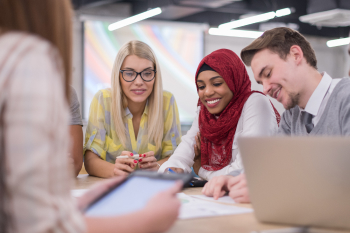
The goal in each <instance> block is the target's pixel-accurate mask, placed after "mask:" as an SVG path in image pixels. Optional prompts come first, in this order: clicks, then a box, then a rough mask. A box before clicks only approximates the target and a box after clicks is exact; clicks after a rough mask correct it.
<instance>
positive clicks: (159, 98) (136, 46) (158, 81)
mask: <svg viewBox="0 0 350 233" xmlns="http://www.w3.org/2000/svg"><path fill="white" fill-rule="evenodd" d="M129 55H136V56H138V57H140V58H144V59H147V60H149V61H151V62H152V63H153V65H154V69H155V70H156V71H157V72H156V77H155V82H154V86H153V91H152V93H151V94H150V96H149V97H148V138H149V141H154V142H155V143H156V145H155V146H156V151H157V150H158V149H159V148H160V147H161V143H162V139H163V130H164V124H163V122H164V117H163V115H164V114H163V84H162V75H161V72H160V67H159V64H158V61H157V58H156V56H155V54H154V52H153V50H152V49H151V48H150V47H149V46H148V45H147V44H145V43H143V42H141V41H137V40H133V41H130V42H128V43H126V44H125V45H123V46H122V47H121V48H120V50H119V52H118V54H117V57H116V59H115V61H114V65H113V70H112V117H113V122H114V125H115V131H116V133H117V135H118V137H119V140H120V142H121V143H122V145H123V146H124V147H125V145H126V140H127V139H126V128H125V119H124V115H125V108H126V107H127V106H128V101H127V98H126V96H125V94H124V93H123V90H122V88H121V85H120V80H119V74H120V68H121V66H122V64H123V62H124V59H125V58H126V57H127V56H129ZM160 122H161V123H160ZM156 151H155V152H156Z"/></svg>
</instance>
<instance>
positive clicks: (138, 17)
mask: <svg viewBox="0 0 350 233" xmlns="http://www.w3.org/2000/svg"><path fill="white" fill-rule="evenodd" d="M160 13H162V9H160V7H157V8H154V9H152V10H148V11H145V12H143V13H140V14H138V15H134V16H131V17H129V18H126V19H123V20H120V21H118V22H115V23H112V24H110V25H109V26H108V30H110V31H113V30H116V29H119V28H122V27H125V26H127V25H130V24H133V23H136V22H139V21H141V20H144V19H147V18H150V17H153V16H155V15H159V14H160Z"/></svg>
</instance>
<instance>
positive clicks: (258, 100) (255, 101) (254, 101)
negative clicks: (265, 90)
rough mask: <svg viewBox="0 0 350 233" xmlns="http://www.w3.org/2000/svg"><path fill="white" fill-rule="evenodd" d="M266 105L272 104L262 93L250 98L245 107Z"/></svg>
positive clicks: (253, 94)
mask: <svg viewBox="0 0 350 233" xmlns="http://www.w3.org/2000/svg"><path fill="white" fill-rule="evenodd" d="M266 103H270V100H269V98H268V97H267V96H266V95H264V94H262V93H260V92H259V93H258V92H254V93H252V94H251V95H250V96H249V97H248V99H247V101H246V102H245V105H259V104H266Z"/></svg>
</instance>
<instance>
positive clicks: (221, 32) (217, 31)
mask: <svg viewBox="0 0 350 233" xmlns="http://www.w3.org/2000/svg"><path fill="white" fill-rule="evenodd" d="M263 33H264V32H259V31H247V30H227V29H221V28H210V29H209V34H210V35H215V36H234V37H243V38H253V39H255V38H258V37H259V36H261V35H262V34H263Z"/></svg>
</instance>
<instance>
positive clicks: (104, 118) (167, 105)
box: [84, 89, 181, 163]
mask: <svg viewBox="0 0 350 233" xmlns="http://www.w3.org/2000/svg"><path fill="white" fill-rule="evenodd" d="M111 103H112V96H111V90H110V89H103V90H100V91H98V92H97V93H96V95H95V96H94V98H93V100H92V102H91V105H90V115H89V122H88V125H87V129H86V133H85V146H84V154H85V151H86V150H91V151H92V152H94V153H95V154H97V155H98V156H99V157H100V158H102V159H103V160H106V161H107V162H111V163H115V159H116V157H117V156H119V155H120V154H121V152H122V151H131V152H132V153H134V154H142V153H145V152H148V151H154V155H155V157H156V158H157V160H160V159H163V158H165V157H167V156H169V155H172V154H173V152H174V151H175V149H176V147H177V146H178V145H179V144H180V142H181V125H180V120H179V112H178V109H177V105H176V101H175V98H174V96H173V94H171V93H170V92H167V91H164V92H163V110H164V134H163V140H162V146H161V148H160V149H158V151H155V150H156V146H155V142H153V141H149V138H148V104H146V107H145V110H144V112H143V114H142V117H141V121H140V128H139V132H138V135H137V139H135V134H134V127H133V124H132V118H133V115H132V114H131V112H130V111H129V109H128V108H126V109H125V116H124V117H125V118H124V119H125V122H126V123H125V126H126V132H125V133H126V135H127V142H126V147H123V145H122V144H121V142H120V140H119V138H118V135H117V134H116V132H115V130H114V129H115V127H114V123H113V120H112V115H111Z"/></svg>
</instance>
